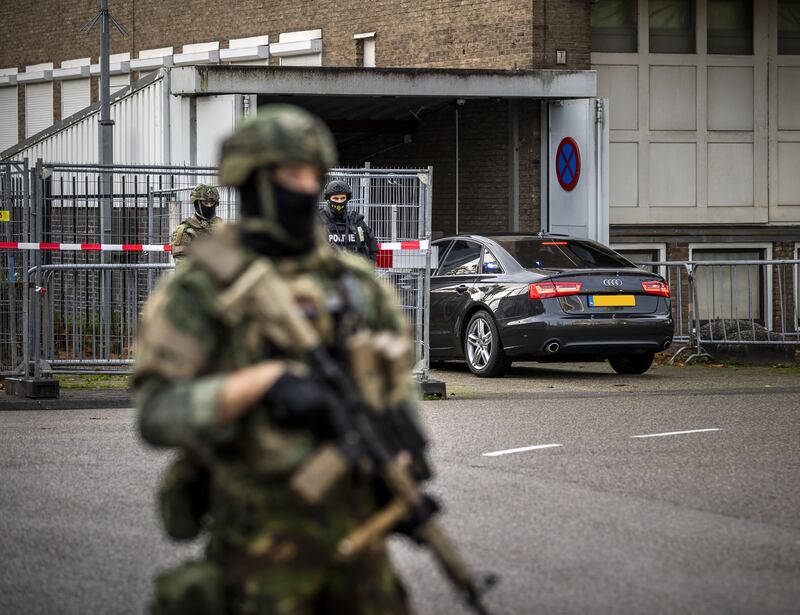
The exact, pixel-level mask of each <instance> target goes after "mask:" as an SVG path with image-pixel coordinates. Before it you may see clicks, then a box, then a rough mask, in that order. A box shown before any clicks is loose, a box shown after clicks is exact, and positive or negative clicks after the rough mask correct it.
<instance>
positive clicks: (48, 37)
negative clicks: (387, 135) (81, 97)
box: [0, 0, 591, 70]
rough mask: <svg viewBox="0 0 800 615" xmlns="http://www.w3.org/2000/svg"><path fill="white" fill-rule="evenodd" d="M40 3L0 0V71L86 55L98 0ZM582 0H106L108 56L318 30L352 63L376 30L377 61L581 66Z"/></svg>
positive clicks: (585, 39) (330, 48)
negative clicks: (362, 40)
mask: <svg viewBox="0 0 800 615" xmlns="http://www.w3.org/2000/svg"><path fill="white" fill-rule="evenodd" d="M57 4H58V7H57V10H54V9H53V8H51V9H50V10H43V9H42V6H41V3H34V2H29V1H28V0H3V37H2V41H0V67H3V68H5V67H13V66H17V67H18V68H20V70H21V69H23V68H24V67H25V65H28V64H36V63H40V62H54V63H55V65H56V67H58V66H60V63H61V62H62V61H63V60H70V59H74V58H79V57H86V56H91V57H92V58H93V60H94V61H97V54H98V45H99V43H98V36H99V34H98V31H97V28H96V27H95V29H94V30H92V32H90V33H89V34H81V33H80V29H81V27H82V26H83V25H84V24H85V23H86V22H87V21H88V20H89V19H91V18H92V17H93V16H94V14H95V13H96V12H97V8H98V2H97V0H62V1H61V2H59V3H57ZM589 6H590V4H589V2H588V0H558V1H556V0H471V1H465V0H416V1H413V0H348V1H340V0H316V1H314V2H310V1H308V2H297V0H292V1H289V0H276V1H272V2H267V1H265V0H230V1H229V2H226V3H224V4H221V3H219V2H217V1H212V0H186V1H184V2H162V1H161V0H112V1H111V12H112V14H113V15H114V16H115V17H116V18H117V20H118V21H119V22H121V23H122V24H123V25H124V26H125V27H126V28H127V30H128V31H129V36H127V37H123V36H122V35H120V34H119V33H118V32H117V31H116V30H114V29H112V32H111V52H112V53H122V52H130V53H131V57H136V56H137V54H138V52H139V51H140V50H142V49H150V48H156V47H167V46H172V47H174V48H175V51H176V52H180V49H181V47H182V46H183V45H185V44H188V43H199V42H207V41H214V40H219V41H220V43H221V46H222V47H226V46H227V41H228V40H229V39H231V38H242V37H246V36H255V35H262V34H269V36H270V40H271V41H273V42H277V40H278V35H279V34H280V33H281V32H291V31H296V30H308V29H313V28H322V30H323V41H324V43H323V44H324V48H323V49H324V64H325V65H326V66H355V65H356V61H357V48H356V43H355V41H354V40H353V35H354V34H356V33H359V32H372V31H375V32H377V38H376V59H377V64H378V66H403V67H449V68H496V69H531V68H553V67H555V66H556V64H555V61H556V59H555V58H556V56H555V50H556V49H564V50H566V51H567V65H566V66H564V67H563V68H568V69H588V68H589V52H590V48H589V47H590V43H591V35H590V31H589V11H590V9H589Z"/></svg>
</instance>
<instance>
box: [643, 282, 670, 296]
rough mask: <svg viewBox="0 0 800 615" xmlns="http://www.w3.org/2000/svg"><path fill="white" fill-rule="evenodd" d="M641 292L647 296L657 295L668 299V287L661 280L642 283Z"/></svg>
mask: <svg viewBox="0 0 800 615" xmlns="http://www.w3.org/2000/svg"><path fill="white" fill-rule="evenodd" d="M642 290H643V291H644V292H646V293H647V294H648V295H658V296H659V297H667V298H669V286H667V285H666V284H665V283H664V282H662V281H661V280H645V281H644V282H642Z"/></svg>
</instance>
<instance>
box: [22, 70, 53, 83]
mask: <svg viewBox="0 0 800 615" xmlns="http://www.w3.org/2000/svg"><path fill="white" fill-rule="evenodd" d="M52 80H53V70H52V69H49V70H37V71H32V72H28V71H25V72H24V73H20V74H19V75H17V83H42V82H44V81H52Z"/></svg>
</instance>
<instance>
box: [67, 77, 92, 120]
mask: <svg viewBox="0 0 800 615" xmlns="http://www.w3.org/2000/svg"><path fill="white" fill-rule="evenodd" d="M91 102H92V80H91V79H69V80H66V81H62V82H61V119H62V120H63V119H64V118H67V117H69V116H70V115H72V114H74V113H77V112H78V111H81V110H83V109H85V108H86V107H88V106H89V105H90V104H91Z"/></svg>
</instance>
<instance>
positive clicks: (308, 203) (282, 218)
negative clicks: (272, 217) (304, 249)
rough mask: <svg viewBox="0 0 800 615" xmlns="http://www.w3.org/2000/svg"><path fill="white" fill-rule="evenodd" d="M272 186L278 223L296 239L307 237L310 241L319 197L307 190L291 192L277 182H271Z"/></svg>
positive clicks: (312, 235)
mask: <svg viewBox="0 0 800 615" xmlns="http://www.w3.org/2000/svg"><path fill="white" fill-rule="evenodd" d="M273 187H274V194H275V209H276V211H277V214H278V223H279V224H280V225H281V226H282V227H283V228H284V229H285V230H286V232H288V233H289V234H290V235H292V236H294V237H296V238H297V239H298V240H299V239H301V238H307V239H308V241H309V243H310V242H311V240H312V239H313V237H314V223H315V221H316V214H317V209H318V205H317V203H318V202H319V201H318V199H319V197H318V196H317V195H316V194H308V193H307V192H293V191H291V190H287V189H286V188H283V187H282V186H279V185H278V184H273Z"/></svg>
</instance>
